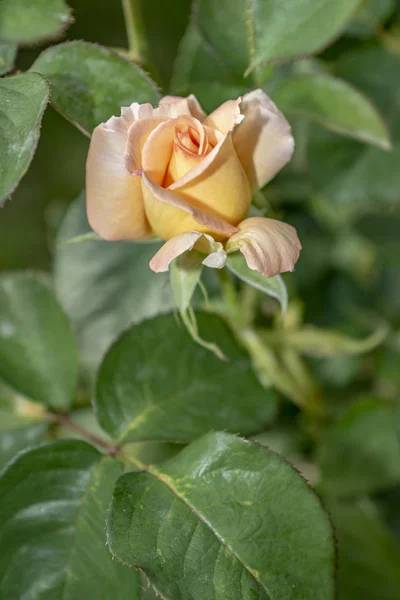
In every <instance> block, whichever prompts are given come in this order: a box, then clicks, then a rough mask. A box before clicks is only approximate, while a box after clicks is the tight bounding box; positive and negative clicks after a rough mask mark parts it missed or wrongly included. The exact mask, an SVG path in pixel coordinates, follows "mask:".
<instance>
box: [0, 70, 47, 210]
mask: <svg viewBox="0 0 400 600" xmlns="http://www.w3.org/2000/svg"><path fill="white" fill-rule="evenodd" d="M49 94H50V91H49V86H48V83H47V81H46V80H45V79H44V77H42V76H41V75H38V74H37V73H24V74H23V75H15V76H13V77H7V78H6V79H1V80H0V206H2V204H3V203H4V201H5V200H7V198H8V197H9V196H10V194H12V192H13V191H14V190H15V188H16V187H17V185H18V183H19V181H20V179H21V178H22V177H23V176H24V175H25V173H26V171H27V170H28V167H29V165H30V163H31V160H32V158H33V155H34V153H35V150H36V146H37V143H38V140H39V135H40V123H41V121H42V116H43V113H44V110H45V108H46V106H47V102H48V101H49Z"/></svg>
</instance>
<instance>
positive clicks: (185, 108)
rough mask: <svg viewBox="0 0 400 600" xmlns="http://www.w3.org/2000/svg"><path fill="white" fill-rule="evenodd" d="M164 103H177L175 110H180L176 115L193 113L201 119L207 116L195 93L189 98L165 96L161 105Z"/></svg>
mask: <svg viewBox="0 0 400 600" xmlns="http://www.w3.org/2000/svg"><path fill="white" fill-rule="evenodd" d="M164 104H175V105H176V108H175V110H177V111H179V112H177V114H176V116H180V115H191V116H192V117H195V118H196V119H199V121H202V120H203V119H204V117H205V116H206V113H205V112H204V110H203V109H202V108H201V106H200V103H199V101H198V100H197V98H196V96H195V95H194V94H190V96H187V98H182V96H164V98H162V99H161V100H160V103H159V106H163V105H164Z"/></svg>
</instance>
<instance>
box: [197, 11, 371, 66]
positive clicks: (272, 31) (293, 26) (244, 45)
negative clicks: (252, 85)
mask: <svg viewBox="0 0 400 600" xmlns="http://www.w3.org/2000/svg"><path fill="white" fill-rule="evenodd" d="M358 4H359V0H336V2H332V1H331V0H259V1H258V2H257V3H255V2H251V3H249V2H248V1H247V0H220V1H219V2H214V0H198V2H197V12H196V22H197V23H198V26H199V30H200V33H201V34H202V36H203V37H204V40H205V42H206V43H207V44H208V45H209V47H210V50H211V51H212V52H214V53H215V55H216V56H218V59H219V60H220V62H223V63H225V64H226V65H227V66H228V67H229V68H230V69H231V70H233V71H234V72H239V73H244V72H245V71H247V70H248V69H249V70H253V69H254V68H255V67H257V66H259V65H261V64H262V63H265V62H269V61H277V60H285V59H286V60H287V59H292V58H295V57H297V56H303V55H305V54H311V53H314V52H318V51H319V50H321V49H322V48H323V47H324V46H326V45H327V44H329V43H330V42H332V41H333V39H334V38H335V37H336V36H337V35H338V34H339V33H340V31H341V30H342V29H343V27H344V26H345V25H346V23H347V22H348V20H349V19H350V17H351V16H352V14H353V13H354V10H355V9H356V7H357V5H358ZM232 48H234V49H235V51H234V52H232Z"/></svg>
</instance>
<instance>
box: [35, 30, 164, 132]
mask: <svg viewBox="0 0 400 600" xmlns="http://www.w3.org/2000/svg"><path fill="white" fill-rule="evenodd" d="M31 71H38V72H39V73H42V74H43V75H44V76H45V77H47V79H48V80H49V81H50V83H51V89H52V93H51V101H52V104H53V105H54V106H55V108H56V109H57V110H59V111H60V112H61V113H62V114H63V115H64V116H65V117H66V118H67V119H69V120H70V121H72V122H73V123H74V124H75V125H76V126H77V127H78V128H79V129H81V130H83V131H84V132H86V133H89V132H91V131H92V130H93V129H94V128H95V127H96V125H98V124H99V123H101V122H103V121H107V119H109V118H110V117H111V116H113V115H116V116H119V115H120V109H121V106H128V105H130V104H131V103H132V102H139V103H143V102H150V103H152V104H156V103H157V102H158V100H159V93H158V90H157V88H156V86H155V84H154V83H153V82H152V80H151V79H150V77H149V76H148V75H147V74H146V73H145V72H144V71H142V70H141V69H140V68H139V67H138V66H137V65H136V64H135V63H133V62H132V61H130V60H128V59H126V58H123V57H122V56H120V55H119V54H117V53H116V52H113V51H112V50H109V49H108V48H104V47H103V46H98V45H97V44H89V43H87V42H67V43H65V44H59V45H58V46H53V47H52V48H48V49H47V50H45V51H44V52H43V53H42V54H41V55H40V56H39V58H38V59H37V60H36V61H35V62H34V63H33V65H32V67H31Z"/></svg>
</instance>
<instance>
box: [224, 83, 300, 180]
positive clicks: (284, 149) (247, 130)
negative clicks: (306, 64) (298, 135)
mask: <svg viewBox="0 0 400 600" xmlns="http://www.w3.org/2000/svg"><path fill="white" fill-rule="evenodd" d="M240 110H241V112H242V113H243V115H244V116H245V118H244V121H243V122H242V123H241V124H240V125H239V126H238V127H237V128H236V129H235V131H234V133H233V144H234V146H235V150H236V153H237V155H238V157H239V159H240V162H241V163H242V165H243V167H244V170H245V171H246V173H247V176H248V178H249V180H250V182H251V185H252V189H253V190H257V189H258V188H262V187H263V186H264V185H265V184H266V183H267V182H268V181H270V180H271V179H272V178H273V177H274V176H275V175H276V174H277V173H278V171H280V169H282V167H284V166H285V165H286V163H288V162H289V160H290V159H291V157H292V154H293V151H294V139H293V136H292V132H291V128H290V125H289V123H288V121H287V120H286V118H285V117H284V116H283V114H282V113H281V112H280V111H279V110H278V108H277V107H276V106H275V104H274V103H273V102H272V100H271V99H270V98H269V97H268V96H267V95H266V94H265V93H264V92H263V91H262V90H255V91H253V92H250V93H249V94H246V95H245V96H244V97H243V101H242V103H241V105H240Z"/></svg>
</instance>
